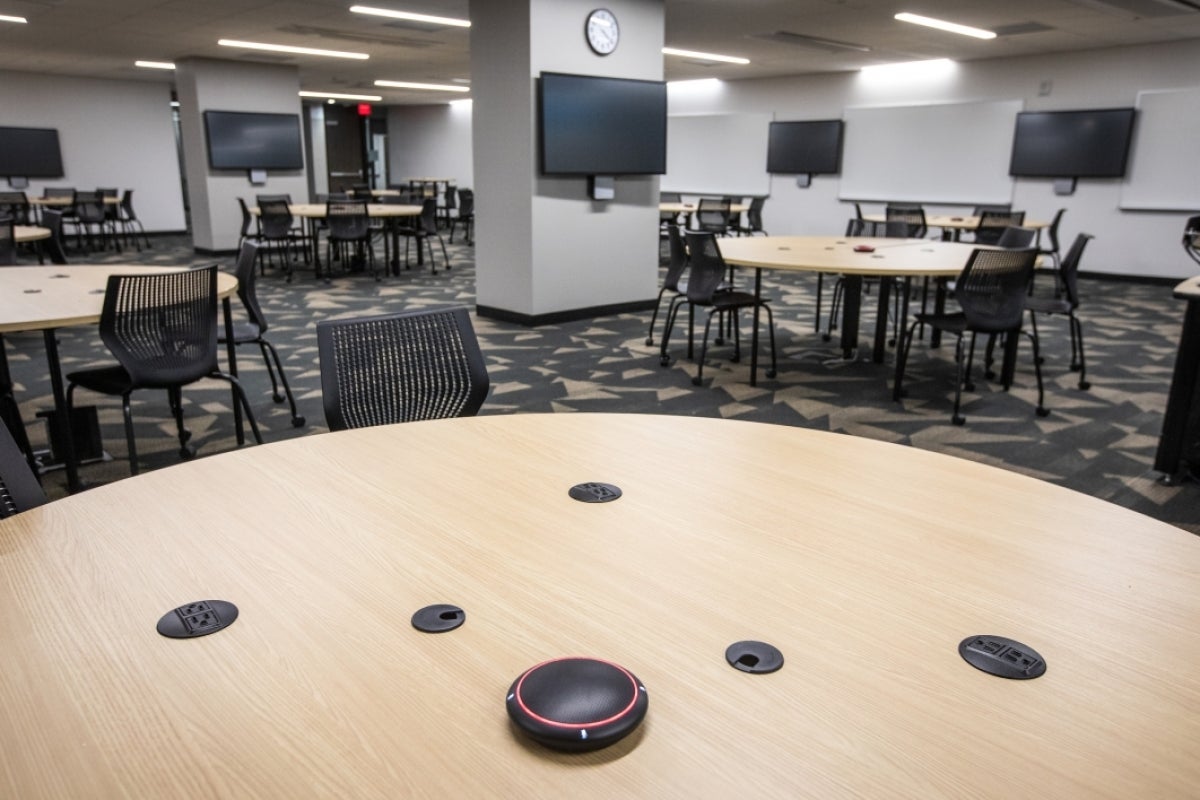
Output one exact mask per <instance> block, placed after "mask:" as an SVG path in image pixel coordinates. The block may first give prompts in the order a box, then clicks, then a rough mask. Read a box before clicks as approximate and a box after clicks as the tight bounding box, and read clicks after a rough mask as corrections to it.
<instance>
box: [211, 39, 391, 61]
mask: <svg viewBox="0 0 1200 800" xmlns="http://www.w3.org/2000/svg"><path fill="white" fill-rule="evenodd" d="M217 44H219V45H222V46H224V47H240V48H242V49H243V50H270V51H271V52H273V53H295V54H296V55H302V56H328V57H329V58H354V59H358V60H359V61H366V60H367V59H368V58H370V56H369V55H367V54H366V53H347V52H344V51H342V50H318V49H317V48H315V47H292V46H291V45H287V44H266V43H264V42H239V41H238V40H236V39H219V40H217Z"/></svg>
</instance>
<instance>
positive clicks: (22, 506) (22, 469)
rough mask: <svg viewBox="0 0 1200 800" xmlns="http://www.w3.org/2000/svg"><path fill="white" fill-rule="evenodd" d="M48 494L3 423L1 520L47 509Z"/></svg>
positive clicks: (0, 438)
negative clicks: (35, 510)
mask: <svg viewBox="0 0 1200 800" xmlns="http://www.w3.org/2000/svg"><path fill="white" fill-rule="evenodd" d="M45 502H46V493H45V492H43V491H42V486H41V484H40V483H38V479H37V476H36V475H35V474H34V472H33V470H32V469H30V467H29V462H28V461H26V460H25V454H24V453H22V452H21V448H19V447H17V443H16V442H15V441H14V440H13V437H12V434H11V433H9V431H8V426H7V425H5V424H4V423H0V519H4V518H6V517H11V516H12V515H13V514H19V513H20V512H22V511H28V510H29V509H31V508H35V507H37V506H40V505H43V504H44V503H45Z"/></svg>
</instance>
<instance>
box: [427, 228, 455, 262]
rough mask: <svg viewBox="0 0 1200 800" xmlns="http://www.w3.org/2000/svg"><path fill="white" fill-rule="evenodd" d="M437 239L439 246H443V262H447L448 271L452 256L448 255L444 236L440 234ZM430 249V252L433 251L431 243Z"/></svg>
mask: <svg viewBox="0 0 1200 800" xmlns="http://www.w3.org/2000/svg"><path fill="white" fill-rule="evenodd" d="M437 239H438V244H440V245H441V246H442V260H443V261H445V262H446V269H450V256H449V255H448V254H447V253H446V242H445V240H444V239H442V235H441V234H440V233H439V234H438V237H437ZM429 249H430V250H432V249H433V244H432V243H430V245H429Z"/></svg>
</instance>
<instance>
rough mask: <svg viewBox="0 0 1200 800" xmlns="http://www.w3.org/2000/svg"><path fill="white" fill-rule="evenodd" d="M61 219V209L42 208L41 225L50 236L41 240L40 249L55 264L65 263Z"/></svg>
mask: <svg viewBox="0 0 1200 800" xmlns="http://www.w3.org/2000/svg"><path fill="white" fill-rule="evenodd" d="M62 219H63V214H62V212H61V211H56V210H55V209H53V208H43V209H42V227H44V228H46V229H47V230H49V231H50V238H49V239H45V240H43V241H42V249H43V250H44V251H45V252H46V254H47V255H48V256H50V261H52V262H53V263H55V264H65V263H67V254H66V253H65V252H64V251H63V246H62Z"/></svg>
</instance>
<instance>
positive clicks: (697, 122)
mask: <svg viewBox="0 0 1200 800" xmlns="http://www.w3.org/2000/svg"><path fill="white" fill-rule="evenodd" d="M771 119H772V115H771V114H675V115H671V116H669V117H667V174H666V175H664V176H663V177H662V180H661V181H660V183H659V188H660V189H661V190H662V191H664V192H681V193H683V194H711V195H740V196H744V197H752V196H766V195H768V194H770V192H771V179H770V176H769V175H767V131H768V128H769V126H770V123H771Z"/></svg>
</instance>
